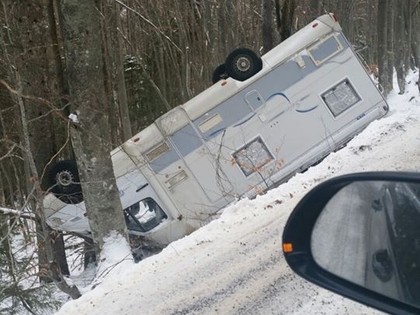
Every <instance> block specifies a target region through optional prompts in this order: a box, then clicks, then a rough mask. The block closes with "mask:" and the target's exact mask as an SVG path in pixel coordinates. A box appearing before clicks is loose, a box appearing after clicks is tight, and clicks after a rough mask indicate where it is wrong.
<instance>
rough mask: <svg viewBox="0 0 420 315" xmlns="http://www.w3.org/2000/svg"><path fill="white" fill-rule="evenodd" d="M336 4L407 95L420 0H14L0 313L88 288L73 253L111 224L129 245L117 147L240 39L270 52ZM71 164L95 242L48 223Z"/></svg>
mask: <svg viewBox="0 0 420 315" xmlns="http://www.w3.org/2000/svg"><path fill="white" fill-rule="evenodd" d="M328 12H333V13H334V14H335V16H336V17H337V18H338V20H339V22H340V25H341V26H342V28H343V31H344V34H345V35H346V36H347V38H348V40H349V41H350V42H351V43H352V45H353V48H354V50H355V51H356V52H357V53H358V54H359V55H360V58H361V59H362V60H363V63H364V64H365V65H366V68H367V71H368V72H369V73H370V74H371V75H372V76H373V77H375V78H376V79H377V80H378V82H379V85H380V87H381V89H382V91H383V93H384V95H387V94H388V93H389V92H390V91H391V90H392V89H396V90H397V91H398V92H399V93H401V94H403V93H404V92H405V91H404V86H405V77H406V74H407V72H408V71H409V70H410V69H411V70H416V69H417V71H418V69H419V58H420V33H419V32H418V30H419V29H420V1H418V0H403V1H397V0H374V1H372V0H345V1H338V0H301V1H296V0H236V1H233V0H208V1H204V0H186V1H179V0H162V1H154V0H19V1H15V0H2V1H1V10H0V23H1V30H0V241H1V247H0V313H8V314H19V312H20V311H21V310H23V309H25V310H26V311H28V312H29V313H33V314H42V309H43V308H44V307H48V308H49V307H52V305H50V304H51V303H52V304H54V302H53V300H49V299H48V298H39V297H40V296H42V297H45V296H48V295H49V294H51V286H52V285H54V284H55V285H56V286H57V287H58V288H59V289H60V290H62V291H63V292H65V293H67V294H68V295H69V296H71V298H78V297H79V296H80V292H79V291H78V289H77V288H76V287H75V286H72V285H69V284H67V282H66V281H65V277H66V276H68V275H70V274H71V273H72V268H73V266H72V265H69V261H68V259H67V258H66V250H69V248H72V249H75V248H77V250H78V252H79V253H80V261H81V264H82V265H83V264H84V265H85V266H87V265H88V264H89V263H92V262H94V261H95V259H96V258H95V256H98V257H100V252H101V249H102V248H103V246H104V242H105V238H106V236H107V235H108V233H109V232H110V231H114V230H115V231H117V232H118V233H120V234H121V235H122V236H123V237H124V238H125V239H126V240H127V243H129V242H130V239H129V236H128V234H127V228H126V226H125V221H124V217H123V212H122V208H121V204H120V201H119V194H118V190H117V188H116V184H115V177H114V174H113V169H112V163H111V158H110V155H109V152H110V151H111V150H112V149H113V148H115V147H116V146H118V145H120V144H121V143H123V142H124V141H126V140H127V139H129V138H131V137H132V136H133V135H134V134H136V133H137V132H139V131H140V130H142V129H143V128H145V127H146V126H148V125H149V124H150V123H151V122H153V121H154V120H155V119H156V118H157V117H159V116H160V115H162V114H163V113H165V112H167V111H168V110H170V109H171V108H173V107H175V106H177V105H179V104H183V103H185V102H186V101H188V100H189V99H191V98H192V97H194V96H195V95H197V94H198V93H200V92H201V91H203V90H205V89H206V88H208V87H209V86H211V85H212V75H213V71H214V69H215V68H216V67H217V66H218V65H219V64H221V63H223V61H224V59H225V58H226V56H227V55H228V54H229V52H230V51H232V50H233V49H235V48H238V47H247V48H250V49H252V50H253V51H254V52H256V53H257V54H258V55H263V54H264V53H266V52H268V51H269V50H271V49H272V48H273V47H275V46H276V45H278V44H279V43H281V42H282V41H283V40H285V39H286V38H288V37H289V36H290V35H292V34H293V33H294V32H296V31H297V30H299V29H300V28H302V27H303V26H305V25H306V24H308V23H309V22H310V21H312V20H313V19H315V18H316V17H317V16H319V15H322V14H324V13H328ZM394 72H395V73H396V74H397V78H398V86H393V84H392V82H393V80H392V78H393V73H394ZM417 84H418V81H417ZM419 91H420V87H419ZM69 117H70V118H69ZM71 117H73V118H71ZM74 117H76V119H75V118H74ZM60 160H75V161H76V162H77V165H78V168H79V173H80V183H81V186H82V190H83V195H84V198H85V202H86V205H87V211H88V218H89V222H90V226H91V229H92V236H93V240H92V239H86V238H80V237H78V236H77V235H71V234H68V233H62V232H60V231H53V230H51V229H50V228H49V227H48V225H47V224H46V221H45V217H44V212H43V199H44V197H45V196H46V194H47V193H48V192H49V183H50V181H51V179H50V178H48V175H47V174H48V171H47V170H48V168H49V167H51V166H52V165H53V164H54V163H55V162H57V161H60ZM104 214H106V215H104Z"/></svg>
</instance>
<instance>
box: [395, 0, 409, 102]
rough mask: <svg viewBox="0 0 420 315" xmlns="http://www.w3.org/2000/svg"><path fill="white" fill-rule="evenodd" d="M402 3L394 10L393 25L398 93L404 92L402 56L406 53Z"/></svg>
mask: <svg viewBox="0 0 420 315" xmlns="http://www.w3.org/2000/svg"><path fill="white" fill-rule="evenodd" d="M404 5H405V2H404V3H400V4H399V5H398V6H397V8H396V12H395V27H394V38H395V46H394V56H395V60H394V65H395V71H396V73H397V81H398V87H399V89H400V92H399V94H404V92H405V75H406V73H405V70H404V67H406V66H408V65H404V56H405V55H406V48H405V47H406V44H407V43H406V36H405V35H406V34H405V28H404Z"/></svg>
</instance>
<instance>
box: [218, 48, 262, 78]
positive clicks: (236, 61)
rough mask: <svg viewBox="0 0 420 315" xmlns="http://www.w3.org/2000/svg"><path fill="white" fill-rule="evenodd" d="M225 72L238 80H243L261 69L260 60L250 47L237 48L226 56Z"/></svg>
mask: <svg viewBox="0 0 420 315" xmlns="http://www.w3.org/2000/svg"><path fill="white" fill-rule="evenodd" d="M225 65H226V73H227V74H228V76H230V77H231V78H233V79H235V80H238V81H245V80H247V79H249V78H250V77H252V76H253V75H255V74H256V73H258V72H259V71H260V70H261V69H262V60H261V58H260V57H258V56H257V54H256V53H254V52H253V51H252V50H251V49H248V48H238V49H235V50H234V51H232V52H231V53H230V54H229V56H227V58H226V62H225Z"/></svg>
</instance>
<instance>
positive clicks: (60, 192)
mask: <svg viewBox="0 0 420 315" xmlns="http://www.w3.org/2000/svg"><path fill="white" fill-rule="evenodd" d="M48 180H49V186H50V187H49V189H50V190H51V192H52V193H53V194H54V195H55V196H56V197H57V198H58V199H60V200H61V201H63V202H65V203H69V204H76V203H79V202H81V201H82V200H83V195H82V187H81V186H80V179H79V171H78V170H77V165H76V162H75V161H73V160H64V161H59V162H57V163H55V164H54V165H53V166H52V167H51V168H50V169H49V171H48Z"/></svg>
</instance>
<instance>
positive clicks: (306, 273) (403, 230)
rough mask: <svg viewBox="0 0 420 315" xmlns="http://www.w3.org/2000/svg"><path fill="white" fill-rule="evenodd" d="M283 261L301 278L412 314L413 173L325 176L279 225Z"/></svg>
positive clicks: (417, 234)
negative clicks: (328, 178) (283, 224)
mask: <svg viewBox="0 0 420 315" xmlns="http://www.w3.org/2000/svg"><path fill="white" fill-rule="evenodd" d="M283 252H284V255H285V258H286V261H287V263H288V264H289V266H290V267H291V268H292V269H293V271H295V272H296V273H297V274H299V275H300V276H301V277H303V278H305V279H306V280H308V281H310V282H313V283H315V284H317V285H319V286H321V287H323V288H326V289H329V290H331V291H333V292H336V293H338V294H341V295H343V296H346V297H348V298H351V299H353V300H355V301H358V302H360V303H363V304H365V305H368V306H371V307H374V308H377V309H379V310H382V311H385V312H388V313H391V314H420V173H402V172H372V173H358V174H349V175H344V176H340V177H336V178H334V179H330V180H328V181H325V182H324V183H322V184H320V185H318V186H317V187H315V188H314V189H313V190H311V191H310V192H309V193H308V194H307V195H306V196H305V197H304V198H303V199H302V200H301V201H300V202H299V203H298V205H297V206H296V208H295V209H294V210H293V212H292V214H291V215H290V217H289V220H288V221H287V224H286V226H285V229H284V232H283Z"/></svg>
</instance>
